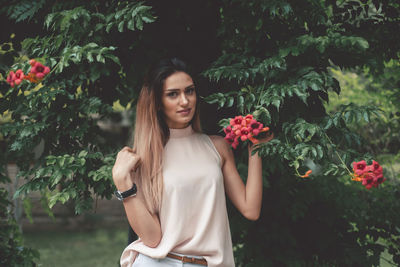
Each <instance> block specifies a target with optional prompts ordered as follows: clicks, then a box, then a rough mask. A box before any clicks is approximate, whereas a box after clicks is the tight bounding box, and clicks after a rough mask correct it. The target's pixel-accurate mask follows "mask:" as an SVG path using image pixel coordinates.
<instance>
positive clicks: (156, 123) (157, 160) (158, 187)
mask: <svg viewBox="0 0 400 267" xmlns="http://www.w3.org/2000/svg"><path fill="white" fill-rule="evenodd" d="M181 71H182V72H185V73H187V74H188V75H189V76H190V74H189V73H188V71H187V68H186V64H185V63H184V62H183V61H181V60H179V59H177V58H172V59H165V60H161V61H160V62H158V64H155V65H153V66H152V67H151V68H150V70H149V71H148V72H147V75H146V76H145V79H144V83H143V87H142V89H141V91H140V95H139V99H138V103H137V107H136V122H135V129H134V131H135V135H134V140H133V149H134V150H135V151H136V154H137V155H138V156H140V160H141V163H140V165H139V166H138V168H137V169H136V182H137V184H138V190H141V191H142V193H143V197H144V200H145V204H146V206H147V208H148V210H149V211H150V213H151V214H155V213H159V212H160V210H161V202H162V195H163V176H162V168H163V152H164V146H165V144H166V143H167V141H168V139H169V128H168V126H167V124H166V122H165V119H164V116H165V115H164V113H163V112H162V101H161V98H162V93H163V85H164V81H165V79H166V78H168V77H169V76H170V75H172V74H174V73H175V72H181ZM195 92H196V96H197V97H196V99H197V103H196V110H195V113H194V116H193V118H192V121H191V124H192V127H193V130H194V131H195V132H201V126H200V114H199V102H198V101H199V97H198V96H199V95H198V91H197V89H196V90H195Z"/></svg>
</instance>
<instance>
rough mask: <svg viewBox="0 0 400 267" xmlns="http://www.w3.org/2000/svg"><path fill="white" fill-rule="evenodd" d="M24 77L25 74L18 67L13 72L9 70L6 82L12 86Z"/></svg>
mask: <svg viewBox="0 0 400 267" xmlns="http://www.w3.org/2000/svg"><path fill="white" fill-rule="evenodd" d="M24 78H25V74H24V73H23V72H22V70H21V69H18V70H17V71H16V72H15V73H14V72H13V71H10V73H9V74H8V76H7V82H8V83H9V84H10V85H11V87H14V86H15V85H19V84H20V83H21V82H22V80H23V79H24Z"/></svg>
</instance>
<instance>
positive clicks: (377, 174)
mask: <svg viewBox="0 0 400 267" xmlns="http://www.w3.org/2000/svg"><path fill="white" fill-rule="evenodd" d="M353 171H354V174H353V176H354V177H353V181H357V182H362V184H363V185H364V186H365V188H367V189H371V187H378V185H380V184H381V183H383V182H384V181H385V180H386V178H385V177H383V168H382V166H380V165H379V163H378V162H376V161H375V160H373V161H372V164H371V165H367V163H366V162H365V160H362V161H359V162H353Z"/></svg>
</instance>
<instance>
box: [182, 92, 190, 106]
mask: <svg viewBox="0 0 400 267" xmlns="http://www.w3.org/2000/svg"><path fill="white" fill-rule="evenodd" d="M187 103H189V100H188V99H187V97H186V95H185V94H182V95H181V104H182V105H186V104H187Z"/></svg>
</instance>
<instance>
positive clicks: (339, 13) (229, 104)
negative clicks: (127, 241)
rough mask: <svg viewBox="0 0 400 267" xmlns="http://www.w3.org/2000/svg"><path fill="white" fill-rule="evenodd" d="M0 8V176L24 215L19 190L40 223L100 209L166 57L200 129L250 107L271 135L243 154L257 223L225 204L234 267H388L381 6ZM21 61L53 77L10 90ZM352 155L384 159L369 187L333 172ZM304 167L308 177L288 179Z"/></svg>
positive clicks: (23, 258) (20, 253)
mask: <svg viewBox="0 0 400 267" xmlns="http://www.w3.org/2000/svg"><path fill="white" fill-rule="evenodd" d="M1 3H2V5H1V6H2V8H1V10H0V12H1V13H2V14H3V16H1V20H2V21H1V22H2V25H6V27H4V28H5V29H6V30H5V31H2V37H1V38H2V40H1V41H2V43H3V44H2V46H1V48H2V50H1V51H2V52H1V64H0V69H1V74H2V77H3V80H2V81H1V84H0V86H1V87H0V93H1V95H0V113H1V114H3V116H2V122H1V128H0V134H1V137H2V139H1V140H2V142H1V147H2V151H4V153H2V154H1V156H0V162H1V164H0V168H1V169H0V173H1V177H0V178H1V181H2V183H5V184H6V183H7V182H9V179H8V175H7V172H6V168H5V166H7V163H9V162H15V163H16V164H17V165H18V167H19V173H18V176H17V179H21V180H23V181H24V185H23V186H21V187H19V188H18V190H17V193H16V197H18V198H20V199H21V201H23V203H25V205H24V207H25V212H26V214H27V216H28V217H29V214H30V213H31V210H30V208H29V207H30V205H29V197H28V196H29V194H30V193H31V192H40V194H41V200H42V203H43V207H44V210H46V211H47V212H48V213H49V214H50V215H51V214H52V212H51V208H52V207H53V206H54V205H56V204H57V203H60V204H69V203H72V205H73V206H74V210H75V211H76V213H77V214H80V213H83V212H85V211H87V210H91V209H92V208H93V206H94V199H95V198H96V197H98V198H105V199H110V198H111V196H112V192H113V189H114V188H113V185H112V179H111V175H110V174H111V173H110V171H111V168H112V165H113V162H114V159H115V154H116V152H117V151H118V150H119V149H120V148H121V147H122V146H123V145H125V144H126V143H129V140H130V136H131V125H132V124H133V120H134V115H135V114H134V107H135V103H136V100H137V96H138V92H139V90H140V85H141V82H142V77H143V73H144V70H145V69H146V67H147V66H149V64H150V63H151V62H152V61H155V60H158V59H159V58H163V57H169V56H178V57H180V58H182V59H184V60H186V61H187V63H188V64H189V65H190V66H192V68H193V69H192V72H193V73H194V75H193V76H194V78H195V81H196V85H197V87H198V88H199V89H200V90H201V95H202V96H203V98H202V99H203V102H202V103H201V106H202V124H203V128H204V130H205V132H206V133H209V134H211V133H220V132H218V131H219V129H220V128H221V126H223V125H224V124H225V123H226V120H224V118H228V117H233V116H235V115H236V114H239V113H240V114H246V113H250V112H251V113H253V114H255V115H256V117H257V118H258V119H259V120H262V121H263V122H264V123H265V124H267V125H269V126H270V127H271V129H272V130H273V131H274V133H275V139H274V140H273V141H271V142H270V143H268V144H266V145H263V146H260V147H259V153H260V154H261V155H262V156H263V159H264V164H263V166H264V169H263V172H264V174H265V175H264V176H263V179H264V198H263V208H262V215H261V217H260V219H259V220H258V221H256V222H249V221H246V220H244V219H243V218H242V217H241V215H240V214H238V212H237V211H235V210H234V209H233V208H232V207H231V206H229V215H230V221H231V229H232V237H233V242H234V244H235V248H234V249H235V250H234V251H235V258H236V263H237V265H238V266H310V265H311V266H312V265H318V266H325V265H326V266H378V265H379V264H380V262H381V260H382V259H383V258H384V261H385V262H387V263H388V264H393V265H396V264H399V262H400V253H399V252H400V251H399V249H400V244H399V242H400V241H399V234H400V228H399V227H398V225H400V224H399V220H400V217H399V215H398V213H397V212H396V211H397V210H399V204H398V203H399V201H398V199H399V197H400V192H399V187H398V179H399V177H398V171H396V170H397V168H398V165H397V162H398V158H399V154H398V151H399V139H398V132H399V131H398V129H399V125H398V117H399V114H398V107H399V99H400V97H399V74H398V73H399V72H398V68H399V46H400V42H399V38H400V37H399V35H397V34H394V33H396V32H398V30H399V29H400V26H399V18H400V13H399V3H398V2H397V1H394V0H384V1H383V0H382V1H375V0H374V1H368V0H364V1H322V0H320V1H305V0H304V1H303V0H302V1H263V0H258V1H249V2H243V1H219V2H216V1H168V2H166V1H146V2H136V1H90V2H86V3H82V2H80V1H68V2H65V3H59V2H56V3H53V2H51V1H46V0H41V1H36V2H29V1H24V0H20V1H11V2H10V1H2V2H1ZM30 58H35V59H37V60H41V61H42V62H43V63H45V64H47V65H49V66H50V67H51V69H52V70H53V72H52V73H51V74H50V75H48V77H46V79H45V80H43V81H42V82H41V83H40V84H28V83H24V84H22V85H20V86H19V87H17V88H11V87H10V86H9V85H8V84H7V83H6V82H5V80H4V79H5V77H6V75H7V73H8V71H9V70H10V69H14V70H15V69H17V68H22V69H24V70H25V71H27V68H28V66H27V60H28V59H30ZM335 94H336V95H341V94H342V95H343V98H340V99H339V100H337V101H336V102H335V99H336V96H335ZM329 101H330V102H334V103H333V105H328V102H329ZM207 103H208V104H207ZM381 104H382V105H381ZM327 105H328V106H327ZM215 114H217V115H216V116H215ZM242 151H243V150H238V151H235V156H236V160H237V162H238V169H239V171H240V173H241V174H242V177H246V173H247V170H246V155H245V154H246V153H242ZM360 159H367V160H369V161H370V160H372V159H379V160H380V161H381V163H384V168H385V173H384V174H385V177H387V178H388V180H387V181H386V182H385V183H384V185H382V186H381V187H379V188H377V189H374V190H365V189H364V188H363V187H362V186H361V185H360V184H358V183H355V182H352V181H351V180H350V177H349V173H348V172H347V169H346V168H351V162H353V161H358V160H360ZM382 160H383V162H382ZM308 169H312V170H313V175H312V176H311V178H310V179H301V178H299V177H298V175H299V174H302V173H304V172H305V171H306V170H308ZM2 192H3V193H4V194H2V196H3V197H2V198H1V199H2V202H1V203H2V206H1V208H2V209H1V210H2V217H3V216H4V218H5V219H6V220H3V221H4V227H7V231H2V236H1V238H2V242H1V244H2V246H3V247H2V248H1V251H2V253H4V255H1V256H2V257H1V259H2V260H3V259H4V260H3V262H1V263H2V264H6V265H10V266H14V265H18V264H20V265H21V264H25V265H29V264H30V262H33V261H35V254H34V252H30V250H29V249H21V247H20V245H21V242H22V241H21V238H19V239H15V238H14V236H15V235H16V234H17V233H19V230H18V226H17V223H16V222H15V220H14V219H13V216H12V213H13V211H12V210H11V209H9V202H8V199H9V198H8V197H7V195H6V192H5V191H2ZM3 248H4V249H3ZM3 251H4V252H3Z"/></svg>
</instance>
